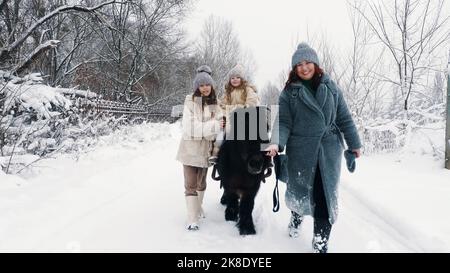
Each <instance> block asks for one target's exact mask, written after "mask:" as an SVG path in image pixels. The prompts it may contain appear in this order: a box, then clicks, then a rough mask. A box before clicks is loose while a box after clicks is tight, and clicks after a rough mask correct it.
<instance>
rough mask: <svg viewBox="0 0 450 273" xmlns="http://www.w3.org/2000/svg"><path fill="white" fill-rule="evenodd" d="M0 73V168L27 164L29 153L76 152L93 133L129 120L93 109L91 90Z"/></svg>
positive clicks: (89, 141) (86, 144)
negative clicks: (75, 88)
mask: <svg viewBox="0 0 450 273" xmlns="http://www.w3.org/2000/svg"><path fill="white" fill-rule="evenodd" d="M0 76H1V79H7V80H9V81H8V82H5V81H3V82H2V81H0V169H3V170H4V171H7V172H15V171H19V170H20V169H23V167H24V166H27V165H29V164H30V160H29V159H30V155H33V156H34V157H33V160H31V162H34V161H35V160H36V158H35V157H36V156H37V158H38V159H39V158H40V157H45V156H48V155H51V154H54V153H57V152H61V153H63V152H64V153H70V152H79V151H81V150H84V149H86V148H87V147H89V146H91V145H93V144H95V142H96V139H97V138H98V137H99V136H102V135H106V134H110V133H112V132H113V131H114V130H116V129H117V128H119V127H120V126H122V125H124V124H130V122H131V121H130V120H129V119H128V118H116V117H114V116H112V115H108V114H99V113H97V112H96V111H95V108H96V103H95V99H96V97H97V95H96V94H95V93H92V92H87V91H81V90H74V89H66V88H52V87H49V86H46V85H43V84H41V82H40V77H38V75H36V74H33V76H32V77H31V76H29V77H25V78H26V79H27V80H24V78H17V77H10V76H8V77H6V76H5V74H2V75H0ZM12 81H14V83H13V82H12ZM19 82H20V84H16V83H19ZM21 159H23V160H21ZM25 159H26V160H25Z"/></svg>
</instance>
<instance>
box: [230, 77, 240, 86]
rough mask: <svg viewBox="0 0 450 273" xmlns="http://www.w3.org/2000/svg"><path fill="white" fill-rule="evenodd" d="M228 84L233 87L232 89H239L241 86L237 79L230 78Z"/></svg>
mask: <svg viewBox="0 0 450 273" xmlns="http://www.w3.org/2000/svg"><path fill="white" fill-rule="evenodd" d="M230 83H231V86H233V87H239V86H241V83H242V80H241V78H239V77H232V78H231V79H230Z"/></svg>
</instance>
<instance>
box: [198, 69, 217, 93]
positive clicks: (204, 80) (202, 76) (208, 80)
mask: <svg viewBox="0 0 450 273" xmlns="http://www.w3.org/2000/svg"><path fill="white" fill-rule="evenodd" d="M204 84H209V85H211V86H214V80H213V78H212V77H211V68H209V66H207V65H202V66H200V67H199V68H197V75H195V78H194V82H193V85H194V91H195V90H197V89H198V88H199V87H200V85H204Z"/></svg>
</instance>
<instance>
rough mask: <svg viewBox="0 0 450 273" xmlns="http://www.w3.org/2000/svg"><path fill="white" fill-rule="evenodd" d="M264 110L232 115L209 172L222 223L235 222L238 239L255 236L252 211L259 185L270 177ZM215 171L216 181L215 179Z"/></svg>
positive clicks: (234, 112)
mask: <svg viewBox="0 0 450 273" xmlns="http://www.w3.org/2000/svg"><path fill="white" fill-rule="evenodd" d="M268 114H269V111H268V108H267V107H262V106H258V107H250V108H242V109H237V110H235V111H233V112H232V113H231V115H230V118H231V120H230V121H229V122H230V130H229V132H228V133H227V135H226V138H225V141H224V142H223V144H222V146H221V148H220V150H219V154H218V159H217V164H216V165H215V168H214V170H213V179H215V180H220V181H221V187H223V188H224V197H225V198H224V202H225V205H226V210H225V220H227V221H238V223H237V226H238V228H239V233H240V234H241V235H249V234H256V231H255V226H254V224H253V218H252V211H253V207H254V201H255V197H256V194H257V193H258V190H259V187H260V184H261V182H263V181H265V178H266V177H268V176H270V175H271V173H272V169H271V167H272V163H271V158H270V157H268V156H266V155H265V154H266V152H264V148H265V147H266V146H267V144H268V143H269V137H268V131H269V115H268ZM216 170H217V171H218V172H219V177H216Z"/></svg>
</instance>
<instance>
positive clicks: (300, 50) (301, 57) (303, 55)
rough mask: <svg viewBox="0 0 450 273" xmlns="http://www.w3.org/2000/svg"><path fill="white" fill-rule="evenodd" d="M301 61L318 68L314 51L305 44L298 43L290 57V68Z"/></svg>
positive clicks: (317, 60) (317, 58)
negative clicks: (313, 64)
mask: <svg viewBox="0 0 450 273" xmlns="http://www.w3.org/2000/svg"><path fill="white" fill-rule="evenodd" d="M303 61H308V62H313V63H315V64H317V65H319V66H320V63H319V57H317V53H316V51H315V50H314V49H312V48H311V47H310V46H309V45H308V44H307V43H300V44H299V45H298V47H297V50H296V51H295V52H294V55H293V56H292V67H295V66H296V65H297V64H299V63H301V62H303Z"/></svg>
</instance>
